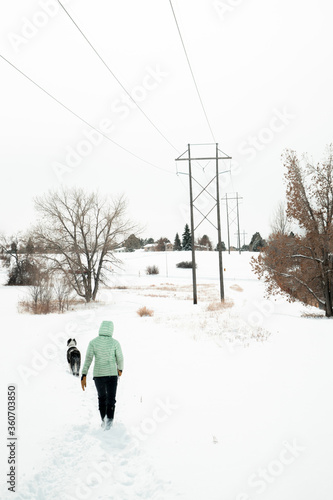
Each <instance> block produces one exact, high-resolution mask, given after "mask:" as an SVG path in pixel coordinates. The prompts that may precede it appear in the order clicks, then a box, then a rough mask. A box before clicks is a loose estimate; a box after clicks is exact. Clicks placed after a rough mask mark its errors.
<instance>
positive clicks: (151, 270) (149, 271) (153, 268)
mask: <svg viewBox="0 0 333 500" xmlns="http://www.w3.org/2000/svg"><path fill="white" fill-rule="evenodd" d="M159 272H160V271H159V269H158V267H157V266H147V268H146V274H159Z"/></svg>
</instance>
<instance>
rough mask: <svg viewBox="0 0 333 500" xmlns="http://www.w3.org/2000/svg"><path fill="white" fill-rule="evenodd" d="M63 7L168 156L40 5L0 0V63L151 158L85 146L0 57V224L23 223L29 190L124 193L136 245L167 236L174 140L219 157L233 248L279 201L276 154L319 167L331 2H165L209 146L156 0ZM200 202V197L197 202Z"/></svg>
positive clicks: (171, 221)
mask: <svg viewBox="0 0 333 500" xmlns="http://www.w3.org/2000/svg"><path fill="white" fill-rule="evenodd" d="M64 3H65V5H66V8H67V9H68V11H69V12H70V14H71V15H72V16H73V18H74V19H75V20H76V22H77V23H78V24H79V25H80V27H81V28H82V29H83V31H84V32H85V34H86V35H87V36H88V38H89V39H90V41H91V42H92V43H93V45H94V46H95V47H96V49H97V50H98V51H99V53H100V54H101V56H102V57H103V58H104V59H105V61H106V62H107V63H108V65H109V66H110V68H111V69H112V71H113V72H114V73H115V74H116V75H117V77H118V78H119V80H121V82H122V83H123V85H124V86H125V87H126V89H127V90H128V91H129V92H131V93H133V94H132V95H133V97H134V98H135V99H136V100H138V102H139V104H140V106H141V107H142V109H143V110H144V111H145V113H146V114H147V115H148V116H149V117H150V119H151V120H152V121H153V122H154V124H155V125H156V126H157V127H158V128H159V129H160V130H161V132H162V133H163V134H164V135H165V136H166V138H167V139H168V141H170V142H171V143H172V144H173V146H174V148H175V149H174V148H173V147H172V146H171V145H170V144H169V143H168V142H167V141H166V140H165V139H163V137H161V135H160V134H159V133H158V132H157V131H156V130H155V129H154V127H153V126H152V125H151V124H150V123H149V122H148V120H146V119H145V117H144V116H143V115H142V114H141V113H140V111H139V110H138V109H136V108H134V106H133V105H132V104H131V103H130V102H129V101H128V98H127V96H126V95H125V94H124V91H123V90H122V89H121V87H120V86H119V84H118V83H117V82H116V81H115V79H114V78H113V77H112V76H111V75H110V73H109V72H108V71H107V69H106V68H105V67H104V66H103V64H102V63H101V61H100V60H99V59H98V58H97V56H96V54H94V52H93V51H92V50H91V48H90V47H89V46H88V45H87V43H86V41H85V40H84V39H83V38H82V36H81V34H80V33H79V32H78V30H77V29H76V28H75V26H74V25H73V24H72V22H71V21H70V19H69V18H68V17H67V16H66V14H65V13H64V12H63V11H62V9H60V7H58V6H57V2H56V1H55V0H39V1H38V0H37V1H35V0H21V1H19V0H18V1H15V2H13V1H12V0H0V19H1V21H0V26H1V31H0V54H1V55H3V56H4V57H6V58H7V59H9V60H10V61H11V62H12V63H14V64H15V65H17V66H18V67H19V68H20V69H21V70H22V71H24V72H25V73H26V74H28V75H29V76H30V77H31V78H33V79H34V80H35V81H36V82H37V83H39V84H40V85H41V86H43V87H44V88H45V89H47V90H48V91H49V92H50V93H52V94H53V95H54V96H55V97H57V99H59V100H60V101H62V102H63V103H64V104H66V105H67V106H68V107H70V108H71V109H72V110H73V111H75V112H76V113H77V114H78V115H80V116H82V117H83V118H84V119H85V120H86V121H88V122H89V123H91V124H93V125H94V126H96V127H97V128H100V127H101V126H103V127H105V125H106V124H107V125H110V124H111V123H112V129H110V132H108V134H109V135H110V137H111V138H112V139H113V140H114V141H116V142H118V143H119V144H120V145H122V146H123V147H124V148H126V149H128V150H130V151H132V152H133V153H134V154H136V155H137V156H139V157H141V158H143V159H144V160H146V161H147V162H149V163H152V164H154V165H155V166H151V165H149V164H147V163H144V162H143V161H140V160H138V159H136V158H135V157H133V156H131V155H130V154H128V153H127V152H125V151H123V150H121V149H120V148H118V147H117V146H115V145H114V144H112V143H110V142H109V141H107V140H106V139H103V140H100V139H99V140H98V141H97V142H98V144H94V145H91V142H92V141H95V142H96V139H97V138H96V135H95V134H94V133H92V132H91V130H90V129H89V127H88V126H86V125H84V124H83V123H82V122H80V120H79V119H77V118H75V117H74V116H73V115H71V114H70V113H69V112H68V111H66V110H65V109H63V108H62V107H61V106H59V105H58V104H57V103H55V102H54V101H52V100H51V99H50V98H49V97H48V96H46V95H45V94H43V92H42V91H41V90H39V89H38V88H36V87H35V86H34V85H33V84H31V83H30V82H29V81H28V80H26V79H25V78H24V77H23V76H22V75H21V74H19V73H18V72H17V71H16V70H15V69H13V68H12V67H11V66H9V65H8V64H7V63H6V62H5V61H4V60H2V59H0V75H1V80H0V81H1V93H0V109H1V118H0V137H1V139H0V140H1V147H0V155H1V158H0V161H1V187H0V213H1V222H0V231H6V232H7V233H13V232H15V231H17V230H23V229H25V228H26V227H28V226H29V225H30V224H32V223H33V222H34V219H35V213H34V209H33V197H34V196H38V195H41V194H43V193H45V192H46V191H47V190H48V189H53V188H58V187H59V186H60V185H61V184H63V185H64V186H74V185H75V186H80V187H83V188H86V189H89V190H92V189H99V190H100V191H101V192H102V193H106V194H108V195H111V196H114V195H117V194H119V193H124V194H125V195H126V196H127V198H128V201H129V213H130V215H131V216H132V217H133V218H135V219H136V220H138V221H139V222H140V223H141V224H142V225H145V226H146V229H145V231H144V232H143V234H142V236H147V237H149V236H152V237H153V238H158V237H160V236H167V237H168V238H169V239H170V240H173V238H174V236H175V233H176V232H177V231H178V232H179V233H182V231H183V228H184V225H185V223H186V222H189V216H188V203H189V195H188V177H187V176H185V175H180V176H177V175H176V165H175V158H176V157H177V156H178V155H179V154H181V153H183V152H184V151H185V150H186V148H187V144H188V143H207V142H208V143H209V142H215V141H216V142H218V143H219V147H220V149H221V150H223V151H224V152H226V153H227V154H228V155H230V156H232V157H233V162H232V165H231V166H232V171H233V174H232V175H231V176H230V174H224V175H222V176H221V180H222V193H221V196H222V197H224V196H225V194H226V193H227V194H228V196H232V193H235V192H238V193H239V196H241V197H242V198H243V199H242V203H241V205H240V219H241V223H240V224H241V230H242V231H243V230H244V231H245V232H246V233H247V236H246V241H248V240H249V239H250V237H251V235H252V234H253V233H254V232H255V231H260V232H261V234H262V235H263V236H264V237H266V236H268V234H269V221H270V217H271V214H272V212H273V210H274V207H275V206H276V204H277V203H278V202H279V201H280V200H281V199H283V197H284V185H283V172H284V170H283V165H282V162H281V153H282V152H283V150H284V149H285V148H292V149H295V150H297V151H298V152H299V154H302V153H303V152H308V153H309V154H310V155H312V156H313V157H314V159H315V160H320V158H321V157H322V154H323V151H324V148H325V146H326V145H327V144H328V143H330V142H332V130H333V127H332V125H333V99H332V87H333V85H332V83H333V82H332V80H333V73H332V68H331V61H332V47H333V46H332V34H331V20H332V14H333V7H332V3H331V2H330V1H329V0H317V1H316V2H314V1H304V0H294V1H291V0H244V1H242V0H225V1H222V0H221V1H219V2H218V1H214V0H173V5H174V9H175V12H176V15H177V17H178V21H179V25H180V28H181V31H182V35H183V38H184V42H185V44H186V47H187V50H188V55H189V58H190V61H191V63H192V68H193V71H194V74H195V76H196V79H197V83H198V86H199V89H200V92H201V96H202V99H203V102H204V104H205V108H206V111H207V114H208V117H209V121H210V123H211V126H212V129H213V132H214V136H215V141H214V140H213V138H212V136H211V133H210V130H209V128H208V125H207V123H206V121H205V118H204V115H203V112H202V109H201V107H200V103H199V100H198V96H197V94H196V91H195V88H194V84H193V81H192V79H191V75H190V72H189V68H188V66H187V62H186V59H185V55H184V52H183V48H182V45H181V42H180V39H179V35H178V32H177V29H176V25H175V22H174V19H173V16H172V11H171V8H170V4H169V1H168V0H141V1H138V0H122V1H121V2H119V1H115V0H67V1H66V2H64ZM89 130H90V133H89ZM89 134H90V135H89ZM88 140H90V143H89V142H87V141H88ZM203 151H204V150H203ZM212 152H213V153H214V148H212ZM201 153H202V151H198V154H201ZM205 165H206V162H204V163H203V166H205ZM228 168H230V162H226V163H225V165H221V170H223V169H225V170H226V169H228ZM210 169H211V170H210ZM213 169H214V165H212V166H207V168H206V170H205V172H204V171H203V170H202V168H201V166H199V165H197V166H195V168H194V175H196V176H197V178H198V179H199V180H200V182H205V180H206V181H207V182H208V180H209V179H210V177H211V175H212V173H213ZM61 170H64V171H63V172H62V173H61ZM179 170H181V171H183V172H185V171H186V170H187V165H186V163H185V162H182V165H179ZM205 176H206V178H205ZM210 207H211V202H210V201H209V197H208V198H206V199H204V198H203V199H202V202H201V203H200V209H201V210H202V211H203V212H204V213H205V211H206V212H208V210H209V209H210ZM222 211H223V214H222V215H223V224H224V228H223V234H222V236H223V240H224V241H226V239H227V236H226V230H225V220H224V219H225V217H224V212H225V209H224V205H222ZM199 220H200V219H199V218H198V217H196V222H199ZM212 220H213V222H215V220H214V217H212ZM235 231H236V226H234V227H233V228H231V233H232V234H233V233H234V232H235ZM203 233H207V234H208V235H210V237H211V238H212V239H213V240H214V241H216V231H215V230H214V228H213V227H212V226H209V225H207V224H205V225H203V226H202V227H200V229H198V232H197V235H199V234H200V235H202V234H203ZM242 242H243V238H242Z"/></svg>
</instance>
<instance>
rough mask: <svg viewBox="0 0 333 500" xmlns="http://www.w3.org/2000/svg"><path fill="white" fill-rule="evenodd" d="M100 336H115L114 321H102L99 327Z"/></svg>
mask: <svg viewBox="0 0 333 500" xmlns="http://www.w3.org/2000/svg"><path fill="white" fill-rule="evenodd" d="M98 335H104V336H105V337H112V335H113V323H112V321H102V323H101V326H100V327H99V332H98Z"/></svg>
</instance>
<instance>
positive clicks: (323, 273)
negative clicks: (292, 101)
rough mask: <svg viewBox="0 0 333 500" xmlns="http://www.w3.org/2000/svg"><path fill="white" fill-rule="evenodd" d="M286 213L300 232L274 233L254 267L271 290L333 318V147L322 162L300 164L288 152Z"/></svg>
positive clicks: (254, 261) (286, 163)
mask: <svg viewBox="0 0 333 500" xmlns="http://www.w3.org/2000/svg"><path fill="white" fill-rule="evenodd" d="M284 159H285V167H286V169H287V173H286V175H285V177H286V181H287V192H286V195H287V216H288V218H290V220H292V221H294V222H296V223H297V225H298V227H299V230H300V235H296V236H287V235H285V234H282V233H276V234H273V235H271V237H270V238H269V241H268V245H267V246H266V247H265V248H264V250H263V252H262V254H261V255H260V256H259V258H258V259H253V260H252V265H253V268H254V271H255V272H256V273H257V274H258V276H259V277H261V278H263V279H264V280H265V282H266V285H267V291H268V293H269V294H274V293H280V292H283V293H285V294H287V296H288V297H289V299H290V300H295V299H297V300H301V301H302V302H304V303H305V304H316V305H318V306H319V307H321V308H322V309H324V310H325V313H326V316H328V317H331V316H333V146H332V145H331V146H330V147H329V148H328V150H327V154H326V158H325V159H324V161H323V162H322V163H318V164H317V165H313V164H312V163H310V162H309V161H308V160H307V159H306V158H305V162H304V164H302V163H301V162H300V161H299V160H298V158H297V156H296V153H295V152H294V151H288V150H287V151H286V153H285V156H284Z"/></svg>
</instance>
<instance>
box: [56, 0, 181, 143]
mask: <svg viewBox="0 0 333 500" xmlns="http://www.w3.org/2000/svg"><path fill="white" fill-rule="evenodd" d="M58 3H59V5H60V6H61V7H62V9H63V10H64V12H65V13H66V14H67V16H68V17H69V19H70V20H71V21H72V23H73V24H74V26H75V27H76V28H77V29H78V31H79V32H80V33H81V35H82V36H83V38H84V39H85V40H86V42H87V43H88V44H89V46H90V47H91V48H92V50H93V51H94V52H95V54H96V55H97V57H98V58H99V59H100V61H101V62H102V63H103V64H104V66H105V67H106V68H107V70H108V71H109V73H110V74H111V75H112V76H113V78H114V79H115V80H116V82H117V83H118V84H119V85H120V87H121V88H122V89H123V90H124V92H126V94H127V95H128V96H129V98H130V99H131V100H132V101H133V102H134V104H135V105H136V107H137V108H138V109H139V110H140V111H141V113H142V114H143V116H144V117H145V118H146V119H147V120H148V121H149V123H150V124H151V125H152V126H153V127H154V129H155V130H157V132H158V133H159V134H160V135H161V136H162V137H163V139H164V140H165V141H166V142H167V143H168V144H169V145H170V146H171V147H172V148H173V149H174V150H175V151H177V152H179V151H178V149H177V148H176V147H175V146H174V145H173V144H172V143H171V142H170V141H169V139H168V138H167V137H166V136H165V135H164V134H163V132H161V130H160V129H159V128H158V127H157V125H155V123H154V122H153V121H152V120H151V119H150V118H149V116H148V115H147V114H146V113H145V111H143V109H142V108H141V107H140V106H139V104H138V103H137V102H136V100H135V99H133V97H132V96H131V94H130V93H129V92H128V90H127V89H126V88H125V86H124V85H123V84H122V82H121V81H120V80H119V78H118V77H117V76H116V75H115V73H114V72H113V71H112V70H111V68H110V66H109V65H108V64H107V63H106V62H105V60H104V59H103V58H102V56H101V55H100V54H99V52H98V51H97V50H96V49H95V47H94V46H93V44H92V43H91V42H90V40H89V39H88V37H87V36H86V35H85V34H84V33H83V31H82V29H81V28H80V27H79V25H78V24H77V23H76V21H75V20H74V19H73V17H72V16H71V15H70V13H69V12H68V10H67V9H66V8H65V7H64V6H63V4H62V3H61V2H60V0H58Z"/></svg>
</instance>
